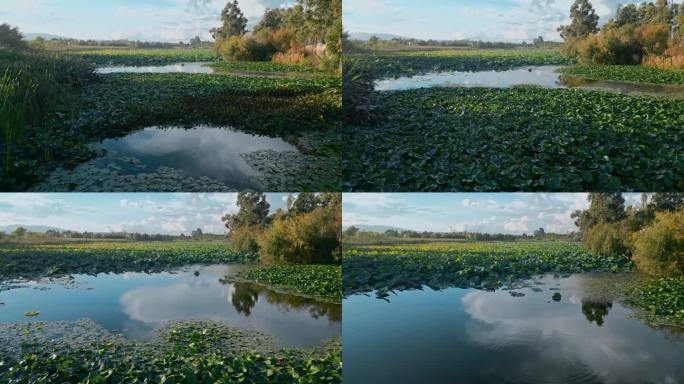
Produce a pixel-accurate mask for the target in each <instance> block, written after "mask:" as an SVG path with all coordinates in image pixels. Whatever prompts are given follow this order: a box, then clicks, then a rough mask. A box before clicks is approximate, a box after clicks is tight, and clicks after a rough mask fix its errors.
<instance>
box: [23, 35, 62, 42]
mask: <svg viewBox="0 0 684 384" xmlns="http://www.w3.org/2000/svg"><path fill="white" fill-rule="evenodd" d="M22 35H23V36H24V40H28V41H32V40H35V39H37V38H38V37H42V38H43V39H45V40H52V39H65V37H63V36H57V35H51V34H49V33H22Z"/></svg>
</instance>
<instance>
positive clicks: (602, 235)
mask: <svg viewBox="0 0 684 384" xmlns="http://www.w3.org/2000/svg"><path fill="white" fill-rule="evenodd" d="M627 238H628V236H627V233H626V231H624V230H623V229H622V228H621V226H620V224H619V223H610V224H608V223H604V224H597V225H595V226H593V227H591V228H590V229H589V230H588V231H587V233H585V235H584V246H585V247H586V248H587V250H588V251H589V252H590V253H592V254H594V255H599V256H606V257H615V256H623V255H627V254H629V244H628V242H627V241H626V240H625V239H627Z"/></svg>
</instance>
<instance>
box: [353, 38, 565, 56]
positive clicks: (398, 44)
mask: <svg viewBox="0 0 684 384" xmlns="http://www.w3.org/2000/svg"><path fill="white" fill-rule="evenodd" d="M343 45H344V51H345V52H346V53H361V52H364V51H368V50H376V51H383V50H398V49H402V48H407V47H421V48H464V49H515V48H549V47H559V46H561V43H559V42H553V41H544V38H543V37H542V36H539V37H537V38H535V39H533V40H532V42H531V43H528V42H526V41H523V42H522V43H512V42H503V41H482V40H434V39H430V40H422V39H412V38H400V37H395V38H392V39H380V38H379V37H377V36H371V37H370V38H369V39H368V40H367V41H362V40H357V39H351V38H349V36H345V42H344V44H343Z"/></svg>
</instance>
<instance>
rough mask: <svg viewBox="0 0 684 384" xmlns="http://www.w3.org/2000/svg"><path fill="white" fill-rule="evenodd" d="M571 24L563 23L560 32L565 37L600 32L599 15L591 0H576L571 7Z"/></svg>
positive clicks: (576, 36)
mask: <svg viewBox="0 0 684 384" xmlns="http://www.w3.org/2000/svg"><path fill="white" fill-rule="evenodd" d="M570 18H571V19H572V21H571V23H570V25H563V26H560V27H559V28H558V32H560V35H561V37H562V38H563V39H565V40H568V39H572V38H584V37H586V36H588V35H589V34H590V33H596V32H598V20H599V16H598V15H597V14H596V10H595V9H594V7H593V6H592V5H591V3H590V2H589V0H575V2H574V3H573V4H572V6H571V7H570Z"/></svg>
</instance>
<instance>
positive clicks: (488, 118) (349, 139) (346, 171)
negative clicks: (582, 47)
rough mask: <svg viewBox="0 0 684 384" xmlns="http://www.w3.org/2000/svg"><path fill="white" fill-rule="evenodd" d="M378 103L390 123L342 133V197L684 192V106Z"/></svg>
mask: <svg viewBox="0 0 684 384" xmlns="http://www.w3.org/2000/svg"><path fill="white" fill-rule="evenodd" d="M375 97H376V98H377V100H378V101H379V104H380V105H381V106H382V110H383V114H384V115H385V116H384V119H383V121H382V123H380V124H377V125H375V126H373V127H365V126H357V125H348V126H346V127H345V129H344V130H343V131H342V141H343V142H344V143H345V145H344V147H343V152H342V158H343V159H344V160H343V162H342V172H343V180H344V185H343V189H344V190H350V191H361V190H363V191H546V192H549V191H564V192H569V191H618V190H621V191H630V190H638V191H646V190H647V191H671V190H680V189H684V158H682V156H681V153H683V151H684V140H682V130H681V127H682V126H684V114H682V113H681V111H682V110H684V101H681V100H668V99H663V98H652V97H630V96H624V95H618V94H612V93H606V92H584V91H579V90H572V89H570V90H568V89H542V88H535V87H516V88H513V89H485V88H473V89H464V88H431V89H417V90H410V91H399V92H378V93H376V94H375ZM654 148H657V150H654Z"/></svg>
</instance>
